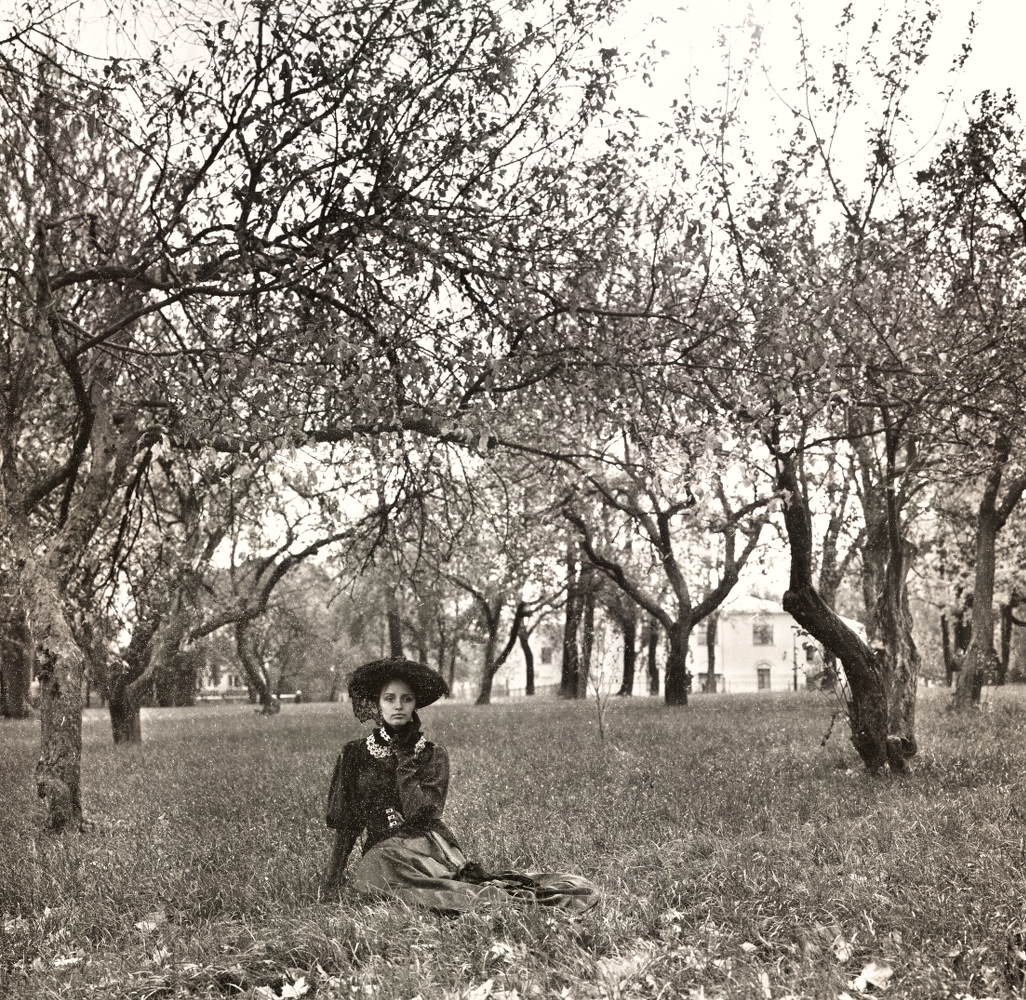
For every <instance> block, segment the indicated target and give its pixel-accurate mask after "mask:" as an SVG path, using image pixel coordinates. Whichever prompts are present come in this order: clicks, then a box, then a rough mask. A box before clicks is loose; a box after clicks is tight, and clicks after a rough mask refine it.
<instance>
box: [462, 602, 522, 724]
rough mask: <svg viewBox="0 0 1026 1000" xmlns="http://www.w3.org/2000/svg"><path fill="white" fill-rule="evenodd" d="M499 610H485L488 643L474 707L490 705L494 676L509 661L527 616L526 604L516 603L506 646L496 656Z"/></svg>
mask: <svg viewBox="0 0 1026 1000" xmlns="http://www.w3.org/2000/svg"><path fill="white" fill-rule="evenodd" d="M482 603H483V602H482ZM486 608H487V605H486ZM501 610H502V609H501V605H500V606H499V607H498V608H495V609H490V608H488V609H487V615H486V617H487V622H488V641H487V643H486V644H485V656H484V664H483V666H482V668H481V689H480V693H479V694H478V696H477V701H476V702H475V704H476V705H488V704H490V703H491V700H492V683H493V681H494V680H495V675H496V674H497V673H498V672H499V670H500V668H501V667H502V665H503V664H504V663H505V662H506V660H508V659H509V654H510V653H511V652H512V651H513V647H514V646H515V645H516V642H517V637H518V636H519V635H520V629H521V626H522V625H523V624H524V619H525V618H526V617H527V615H528V608H527V604H526V603H525V602H524V601H520V602H518V603H517V609H516V611H515V612H514V613H513V624H512V625H511V626H510V630H509V638H508V639H507V640H506V645H505V646H503V649H502V652H501V653H499V655H498V656H496V655H495V649H496V647H497V646H498V644H499V614H500V613H501Z"/></svg>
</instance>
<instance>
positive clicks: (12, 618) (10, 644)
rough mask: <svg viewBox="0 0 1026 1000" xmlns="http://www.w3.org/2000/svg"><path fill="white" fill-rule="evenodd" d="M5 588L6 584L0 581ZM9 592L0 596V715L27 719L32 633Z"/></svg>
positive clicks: (30, 680) (29, 707) (19, 605)
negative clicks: (0, 606) (1, 606)
mask: <svg viewBox="0 0 1026 1000" xmlns="http://www.w3.org/2000/svg"><path fill="white" fill-rule="evenodd" d="M3 586H4V589H5V590H6V589H7V586H6V584H3ZM10 597H13V595H7V594H5V595H4V597H3V611H2V614H3V620H2V622H0V714H2V715H3V716H4V718H7V719H27V718H28V717H29V716H30V715H31V714H32V708H31V706H30V705H29V691H30V689H31V686H32V635H31V633H30V631H29V627H28V620H27V618H26V617H25V610H24V608H23V607H22V606H21V604H20V603H19V602H18V601H16V600H11V599H10Z"/></svg>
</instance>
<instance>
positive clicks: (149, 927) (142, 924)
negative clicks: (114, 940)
mask: <svg viewBox="0 0 1026 1000" xmlns="http://www.w3.org/2000/svg"><path fill="white" fill-rule="evenodd" d="M166 920H167V914H166V913H165V912H164V911H163V910H154V911H153V912H152V913H147V914H146V916H144V917H143V918H142V920H140V921H139V922H138V923H137V924H136V925H135V929H136V930H137V931H142V932H143V934H149V933H150V932H151V931H155V930H156V929H157V928H158V927H159V926H160V925H161V924H162V923H164V922H165V921H166Z"/></svg>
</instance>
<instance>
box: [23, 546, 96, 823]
mask: <svg viewBox="0 0 1026 1000" xmlns="http://www.w3.org/2000/svg"><path fill="white" fill-rule="evenodd" d="M26 584H27V587H26V591H27V594H26V598H27V600H26V604H27V606H28V607H29V608H31V609H32V618H31V620H32V638H33V641H34V643H35V648H36V664H37V672H38V676H39V693H40V723H41V727H40V728H41V733H40V754H39V760H38V762H37V763H36V791H37V792H38V794H39V797H40V798H41V799H43V800H44V803H45V809H46V813H45V818H44V825H45V827H46V829H47V830H50V831H52V832H54V833H60V832H61V831H63V830H67V829H72V830H77V829H80V828H81V826H82V797H81V773H82V678H83V673H84V670H85V655H84V654H83V652H82V650H81V649H80V648H79V646H78V643H77V642H76V641H75V638H74V635H73V634H72V631H71V628H70V626H69V625H68V622H67V619H66V618H65V615H64V606H63V601H62V600H61V597H60V593H59V591H58V589H57V587H55V586H54V584H53V583H52V582H51V581H50V580H49V579H48V578H47V577H46V575H45V573H44V571H43V570H42V568H41V567H39V566H38V565H33V564H31V563H30V564H28V565H27V567H26Z"/></svg>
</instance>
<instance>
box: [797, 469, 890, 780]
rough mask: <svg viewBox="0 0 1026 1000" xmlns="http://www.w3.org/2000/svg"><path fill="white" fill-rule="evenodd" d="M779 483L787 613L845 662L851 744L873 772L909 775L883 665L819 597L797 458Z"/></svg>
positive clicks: (810, 531) (811, 536) (807, 513)
mask: <svg viewBox="0 0 1026 1000" xmlns="http://www.w3.org/2000/svg"><path fill="white" fill-rule="evenodd" d="M777 483H778V486H779V488H780V489H781V490H782V491H783V492H784V495H785V496H786V497H787V501H786V503H785V505H784V524H785V528H786V530H787V538H788V546H789V549H790V554H791V570H790V578H789V581H788V589H787V592H786V593H785V594H784V610H785V611H787V612H788V613H789V614H790V615H791V616H792V617H793V618H794V619H795V621H796V622H798V624H799V625H800V626H801V627H802V628H804V629H805V630H806V631H807V632H808V633H809V634H810V635H811V636H812V637H813V638H814V639H816V641H817V642H819V643H821V644H822V645H823V646H824V647H825V648H826V649H828V650H830V651H831V652H832V653H833V654H834V655H835V656H836V657H837V658H838V659H839V660H840V661H841V666H842V668H843V669H844V673H845V677H846V678H847V680H848V687H849V690H850V692H851V702H850V704H849V706H848V715H849V719H848V721H849V724H850V727H851V742H852V745H853V746H854V747H855V750H856V751H857V752H858V754H859V756H860V757H861V758H862V761H863V763H864V764H865V765H866V767H867V769H868V770H870V771H871V772H877V771H880V770H881V769H882V768H884V767H885V766H888V765H889V766H890V767H891V768H892V769H893V770H896V771H905V770H907V765H906V764H905V762H904V760H903V758H902V757H901V756H900V755H899V754H895V755H894V757H893V759H892V756H891V754H889V752H888V749H889V735H890V734H889V728H888V726H889V700H888V694H887V687H886V683H885V680H884V674H883V670H884V662H883V660H882V659H881V660H880V661H878V659H877V657H876V656H875V655H874V653H873V651H872V650H871V649H870V648H869V646H868V645H867V644H866V643H865V642H863V641H862V639H861V638H859V636H858V635H857V634H856V633H855V632H854V631H853V630H852V629H850V628H849V627H848V626H847V625H846V624H845V623H844V622H843V621H842V620H841V618H840V616H839V615H837V614H836V613H835V612H834V611H832V610H831V609H830V608H829V607H828V606H827V605H826V603H825V602H824V601H823V599H822V597H820V595H819V593H818V591H817V590H816V588H815V586H814V584H813V579H812V560H813V535H812V517H811V515H810V513H809V509H808V506H807V503H806V498H805V494H804V492H803V491H802V489H801V486H800V484H799V482H798V477H797V475H796V472H795V457H794V455H793V454H778V455H777Z"/></svg>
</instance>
